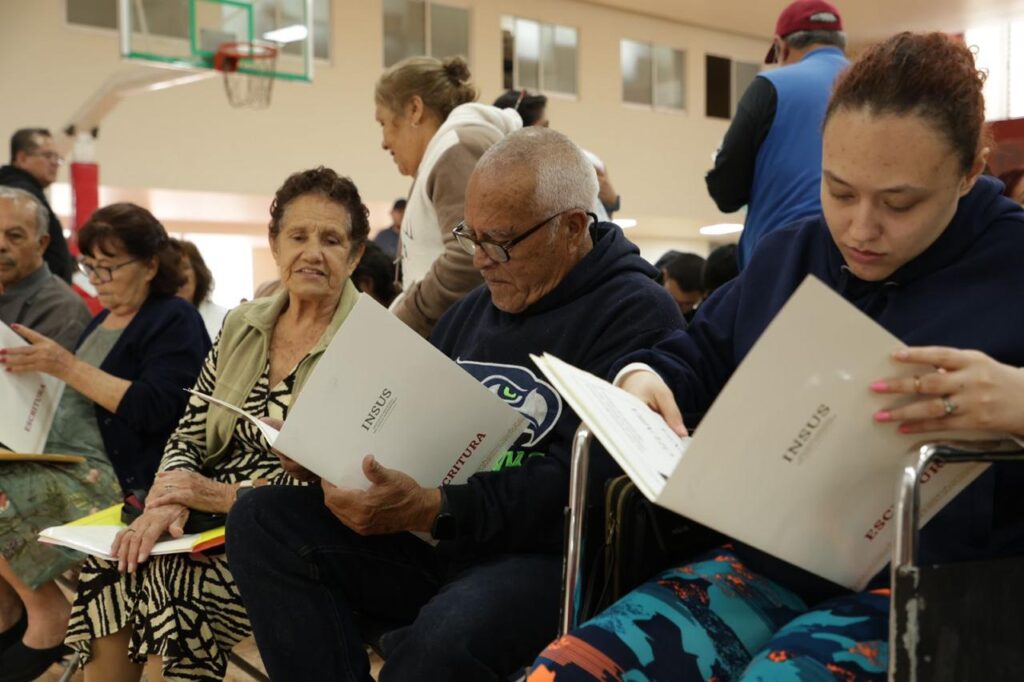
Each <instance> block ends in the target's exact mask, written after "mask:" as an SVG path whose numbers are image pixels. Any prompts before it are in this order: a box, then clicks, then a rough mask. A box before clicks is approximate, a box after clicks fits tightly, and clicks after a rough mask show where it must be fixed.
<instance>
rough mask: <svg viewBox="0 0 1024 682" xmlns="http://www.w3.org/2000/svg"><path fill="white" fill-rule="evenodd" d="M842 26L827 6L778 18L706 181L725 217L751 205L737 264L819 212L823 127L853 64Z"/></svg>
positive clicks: (799, 1) (811, 0)
mask: <svg viewBox="0 0 1024 682" xmlns="http://www.w3.org/2000/svg"><path fill="white" fill-rule="evenodd" d="M845 47H846V35H845V34H844V33H843V20H842V18H841V17H840V16H839V10H837V9H836V8H835V7H834V6H833V5H832V4H830V3H828V2H825V0H796V1H795V2H793V3H791V4H790V5H789V6H788V7H786V9H784V10H783V11H782V14H780V15H779V20H778V22H776V24H775V37H774V39H773V40H772V47H771V50H769V52H768V56H767V58H766V59H765V63H768V64H772V63H776V62H778V63H779V64H781V65H782V68H779V69H774V70H772V71H767V72H765V73H762V74H760V75H758V76H757V77H756V78H755V79H754V80H753V82H752V83H751V84H750V87H749V88H747V91H746V92H745V93H744V94H743V97H742V99H740V102H739V105H738V106H737V108H736V115H735V116H734V117H733V121H732V125H730V126H729V130H728V132H727V133H726V134H725V139H724V140H723V142H722V147H721V149H719V151H718V154H717V156H716V157H715V167H714V168H712V169H711V170H710V171H708V173H707V176H706V177H705V180H706V182H707V185H708V193H709V194H710V195H711V198H712V199H714V200H715V203H716V204H717V205H718V208H719V210H721V211H723V212H725V213H732V212H733V211H738V210H739V209H740V208H742V207H743V206H744V205H746V207H747V218H746V221H745V222H744V225H743V233H742V235H741V236H740V246H739V254H738V255H739V265H740V267H741V268H742V267H743V266H744V265H745V264H746V263H747V262H748V261H749V260H750V255H751V253H753V251H754V247H755V246H756V245H757V242H758V241H759V240H760V239H761V238H762V237H764V236H765V235H766V234H768V233H769V232H771V231H773V230H777V229H779V228H781V227H785V226H786V225H788V224H790V223H792V222H795V221H797V220H799V219H801V218H806V217H809V216H814V215H817V214H818V213H819V212H820V211H821V198H820V193H821V188H820V185H821V124H822V121H823V120H824V118H825V106H826V105H827V103H828V98H829V95H830V94H831V92H832V84H833V82H834V81H835V79H836V76H838V75H839V73H840V72H841V71H842V70H843V69H845V68H846V66H847V65H848V64H849V62H848V61H847V59H846V56H845V55H844V52H843V50H844V49H845Z"/></svg>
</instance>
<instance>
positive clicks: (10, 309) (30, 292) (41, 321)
mask: <svg viewBox="0 0 1024 682" xmlns="http://www.w3.org/2000/svg"><path fill="white" fill-rule="evenodd" d="M48 222H49V221H48V214H47V212H46V207H45V206H43V205H42V204H41V203H39V200H38V199H36V198H35V197H34V196H32V195H31V194H29V193H28V192H26V191H24V190H20V189H15V188H13V187H4V186H0V321H3V322H4V323H6V324H8V325H11V324H20V325H24V326H25V327H28V328H29V329H33V330H35V331H37V332H39V333H40V334H42V335H44V336H47V337H49V338H51V339H53V340H54V341H56V342H57V343H59V344H60V345H61V346H63V347H64V348H67V349H68V350H71V349H73V348H74V346H75V343H76V342H77V341H78V337H79V336H80V335H81V334H82V331H83V330H84V329H85V327H86V325H87V324H89V320H90V319H91V318H92V316H91V315H90V314H89V310H88V309H87V308H86V307H85V303H84V302H83V301H82V298H81V297H80V296H79V295H78V294H76V293H75V292H74V291H72V289H71V287H69V286H68V285H67V283H65V282H64V281H63V280H61V279H60V278H59V277H57V276H56V275H54V274H53V273H52V272H50V268H49V266H47V264H46V262H45V261H44V260H43V254H44V252H45V251H46V247H47V246H48V244H49V241H50V236H49V235H48V234H47V224H48Z"/></svg>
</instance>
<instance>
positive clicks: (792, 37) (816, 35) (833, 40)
mask: <svg viewBox="0 0 1024 682" xmlns="http://www.w3.org/2000/svg"><path fill="white" fill-rule="evenodd" d="M783 40H785V41H786V44H787V45H789V46H790V47H791V48H793V49H794V50H802V49H804V48H805V47H810V46H811V45H832V46H834V47H838V48H839V49H840V50H845V49H846V34H845V33H843V32H842V31H794V32H793V33H790V34H789V35H787V36H786V37H785V38H783Z"/></svg>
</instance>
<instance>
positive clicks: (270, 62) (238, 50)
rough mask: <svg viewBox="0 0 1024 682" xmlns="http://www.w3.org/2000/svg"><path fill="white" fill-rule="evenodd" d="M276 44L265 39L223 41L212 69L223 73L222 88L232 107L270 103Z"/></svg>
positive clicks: (262, 105) (256, 107)
mask: <svg viewBox="0 0 1024 682" xmlns="http://www.w3.org/2000/svg"><path fill="white" fill-rule="evenodd" d="M276 64H277V47H276V46H275V45H274V44H272V43H267V42H264V41H259V42H256V41H253V42H240V43H223V44H222V45H220V46H219V47H218V48H217V52H216V54H215V55H214V58H213V68H215V69H216V70H218V71H220V72H221V73H222V74H224V91H225V92H226V93H227V95H228V102H229V103H230V104H231V106H233V107H249V108H251V109H264V108H266V107H268V106H270V92H271V88H272V87H273V85H274V66H275V65H276Z"/></svg>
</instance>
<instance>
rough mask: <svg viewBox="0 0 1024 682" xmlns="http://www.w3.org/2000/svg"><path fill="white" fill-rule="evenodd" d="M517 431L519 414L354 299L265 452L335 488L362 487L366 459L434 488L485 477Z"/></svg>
mask: <svg viewBox="0 0 1024 682" xmlns="http://www.w3.org/2000/svg"><path fill="white" fill-rule="evenodd" d="M525 426H526V420H525V419H524V418H523V417H522V416H521V415H520V414H519V412H517V411H516V410H515V409H513V408H512V407H510V406H509V405H508V404H506V403H505V402H504V401H503V400H501V398H499V397H498V396H497V395H495V394H494V393H492V392H491V391H490V390H488V389H487V388H485V387H484V386H483V385H482V384H481V383H479V382H478V381H477V380H476V379H474V378H473V377H472V376H471V375H470V374H469V373H468V372H466V371H465V370H464V369H462V368H460V367H459V366H458V365H456V364H455V363H454V362H453V361H452V360H450V359H449V358H448V357H447V356H445V355H444V354H443V353H441V352H440V351H439V350H437V349H436V348H434V346H432V345H431V344H430V343H429V342H428V341H426V340H425V339H423V338H422V337H420V336H419V335H418V334H416V333H415V332H414V331H412V330H411V329H409V328H408V327H407V326H406V325H405V324H404V323H403V322H402V321H401V320H399V319H398V318H396V317H395V316H394V315H392V314H391V313H389V312H388V311H387V310H386V309H385V308H383V307H381V306H380V305H379V304H378V303H377V302H376V301H374V300H373V299H372V298H370V297H369V296H367V295H365V294H363V295H361V296H360V297H359V301H358V302H357V303H356V305H355V307H353V309H352V312H350V313H349V316H348V319H346V320H345V323H344V324H342V325H341V328H340V329H339V330H338V333H337V334H336V335H335V337H334V339H333V340H332V341H331V344H330V345H329V346H328V347H327V350H326V351H325V352H324V354H323V357H321V359H320V362H319V364H317V367H316V369H315V370H314V372H313V373H312V375H311V376H310V377H309V380H308V381H307V382H306V385H305V386H304V387H303V389H302V392H301V393H300V394H299V397H298V398H297V399H296V401H295V404H294V405H293V406H292V410H291V412H289V414H288V419H287V420H286V421H285V424H284V426H283V427H282V429H281V433H280V435H278V437H277V440H276V442H275V444H274V446H275V448H276V449H277V450H279V451H280V452H282V453H284V454H285V455H287V456H289V457H291V458H292V459H294V460H295V461H297V462H299V463H300V464H302V465H303V466H304V467H306V468H307V469H309V470H310V471H312V472H314V473H316V474H317V475H319V476H320V477H321V478H324V479H326V480H328V481H330V482H331V483H334V484H335V485H339V486H345V487H350V488H362V489H365V488H366V487H367V486H368V485H369V482H368V481H367V480H366V477H365V476H364V475H363V472H362V460H363V457H364V456H365V455H367V454H372V455H374V456H375V457H376V458H377V460H378V461H379V462H380V463H381V464H383V465H384V466H386V467H389V468H392V469H398V470H400V471H403V472H405V473H407V474H409V475H410V476H412V477H413V478H414V479H416V481H417V482H419V483H420V485H424V486H436V485H440V484H442V483H446V484H447V483H462V482H464V481H465V480H466V479H468V478H469V476H470V475H472V474H474V473H476V472H477V471H479V470H481V469H484V468H486V467H487V466H488V465H490V464H491V463H492V462H493V461H494V460H495V459H496V458H497V457H498V456H499V455H500V454H502V453H504V452H505V451H506V450H507V449H508V448H509V447H510V446H511V445H512V443H514V442H515V440H516V438H518V437H519V434H520V433H522V431H523V429H524V428H525Z"/></svg>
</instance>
